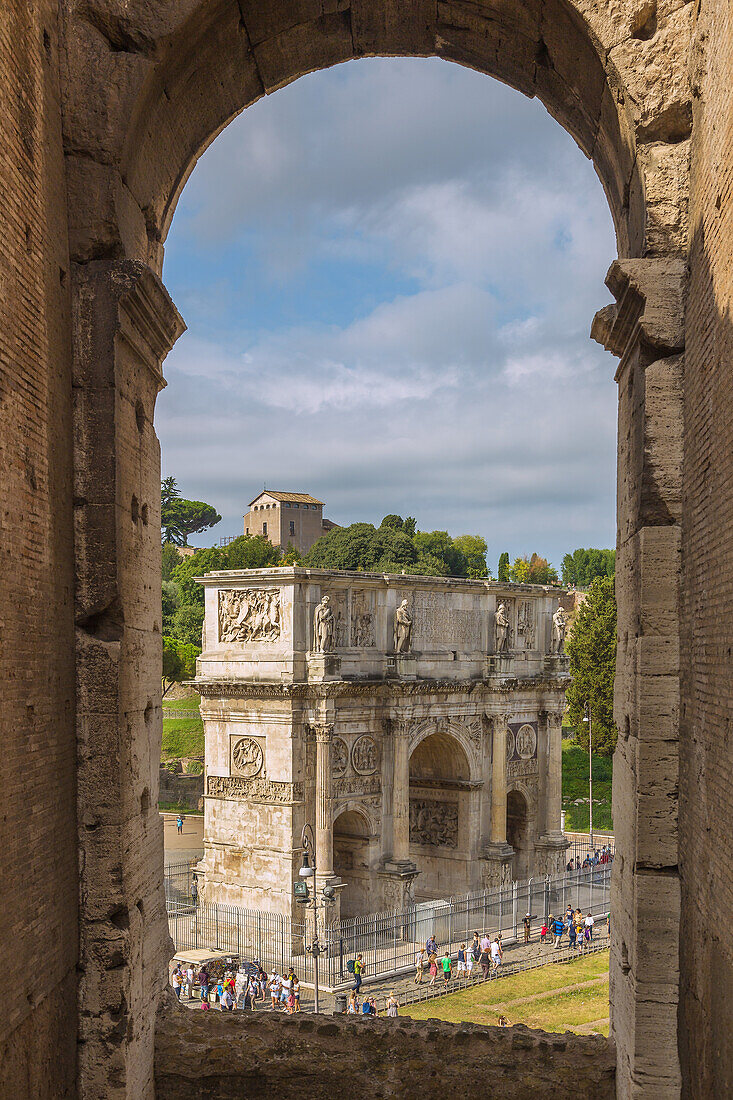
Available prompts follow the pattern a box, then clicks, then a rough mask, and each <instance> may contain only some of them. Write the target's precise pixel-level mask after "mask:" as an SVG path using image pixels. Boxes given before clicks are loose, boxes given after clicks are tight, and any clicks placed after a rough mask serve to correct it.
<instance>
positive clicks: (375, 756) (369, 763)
mask: <svg viewBox="0 0 733 1100" xmlns="http://www.w3.org/2000/svg"><path fill="white" fill-rule="evenodd" d="M351 763H352V764H353V767H354V771H355V772H357V773H358V774H359V775H371V773H372V772H375V771H376V770H377V768H378V767H379V745H378V744H377V742H376V741H375V740H374V738H373V737H370V736H369V735H368V734H366V733H365V734H363V735H362V736H361V737H358V738H357V739H356V741H355V742H354V747H353V749H352V750H351Z"/></svg>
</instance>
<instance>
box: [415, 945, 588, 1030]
mask: <svg viewBox="0 0 733 1100" xmlns="http://www.w3.org/2000/svg"><path fill="white" fill-rule="evenodd" d="M597 979H605V981H601V982H599V984H597V985H592V986H588V987H586V988H585V989H575V990H569V989H568V988H567V987H568V986H570V985H576V984H578V983H580V982H587V981H594V980H597ZM536 994H539V996H537V997H536V999H534V1000H532V1001H526V1002H525V1003H524V1004H519V1003H517V1004H516V1005H515V1006H514V1007H512V1002H513V1001H519V1000H521V998H523V997H532V996H535V995H536ZM499 1005H501V1006H502V1007H501V1008H498V1006H499ZM402 1012H403V1014H404V1015H409V1016H412V1018H413V1019H415V1020H428V1019H438V1020H447V1021H450V1022H453V1023H460V1022H461V1021H463V1020H470V1021H471V1022H472V1023H476V1024H496V1023H497V1022H498V1019H499V1016H500V1015H504V1016H506V1017H507V1019H508V1020H509V1021H510V1022H511V1023H513V1024H527V1026H528V1027H536V1028H541V1029H542V1030H544V1031H561V1032H562V1031H568V1030H570V1031H572V1030H574V1029H575V1028H580V1027H582V1026H583V1025H584V1024H589V1023H591V1022H592V1021H593V1020H602V1019H606V1018H607V1017H608V1014H609V1008H608V955H607V954H606V953H605V952H603V953H602V954H599V955H590V956H588V957H587V958H586V959H579V960H578V961H577V962H573V963H566V964H557V965H554V966H553V965H549V966H545V967H541V968H538V969H537V970H528V971H525V972H523V973H521V974H515V975H513V976H512V977H510V978H502V979H500V980H498V981H492V982H486V983H483V984H481V985H478V986H474V987H473V989H468V990H465V991H463V992H461V993H453V994H449V995H448V996H446V997H440V998H437V999H436V1000H434V1001H428V1002H426V1003H423V1004H417V1005H406V1006H405V1008H404V1009H403V1010H402ZM594 1030H598V1031H600V1032H601V1033H602V1034H604V1035H608V1025H601V1026H599V1027H598V1028H596V1029H594Z"/></svg>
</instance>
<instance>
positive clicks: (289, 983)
mask: <svg viewBox="0 0 733 1100" xmlns="http://www.w3.org/2000/svg"><path fill="white" fill-rule="evenodd" d="M294 977H295V972H294V970H293V968H292V966H289V967H288V972H287V974H286V975H285V977H284V978H283V981H282V989H281V991H280V1000H281V1002H282V1004H283V1005H284V1006H285V1008H286V1009H287V1007H288V1005H289V1003H290V994H291V992H292V990H293V979H294Z"/></svg>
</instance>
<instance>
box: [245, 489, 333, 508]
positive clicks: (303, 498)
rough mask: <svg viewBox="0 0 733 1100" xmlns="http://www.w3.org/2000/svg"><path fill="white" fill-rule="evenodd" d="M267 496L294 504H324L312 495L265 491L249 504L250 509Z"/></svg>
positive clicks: (273, 490) (272, 490)
mask: <svg viewBox="0 0 733 1100" xmlns="http://www.w3.org/2000/svg"><path fill="white" fill-rule="evenodd" d="M265 494H267V496H268V497H274V498H275V500H288V501H291V502H292V503H293V504H321V505H322V504H323V501H322V500H318V499H317V498H316V497H312V496H311V495H310V493H282V492H279V491H278V490H277V489H263V490H262V492H261V493H258V494H257V496H256V497H255V499H254V500H251V501H250V502H249V506H250V508H251V507H252V505H253V504H255V503H256V502H257V501H258V500H259V499H260V497H261V496H264V495H265Z"/></svg>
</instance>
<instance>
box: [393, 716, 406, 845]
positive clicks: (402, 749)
mask: <svg viewBox="0 0 733 1100" xmlns="http://www.w3.org/2000/svg"><path fill="white" fill-rule="evenodd" d="M393 738H394V768H393V775H394V779H393V784H392V859H393V860H394V861H395V862H397V863H403V862H409V860H410V744H409V736H408V724H407V722H395V723H394V725H393Z"/></svg>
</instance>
